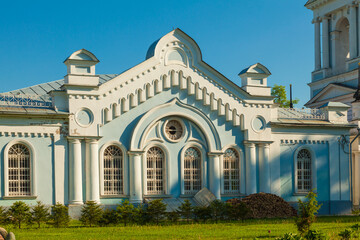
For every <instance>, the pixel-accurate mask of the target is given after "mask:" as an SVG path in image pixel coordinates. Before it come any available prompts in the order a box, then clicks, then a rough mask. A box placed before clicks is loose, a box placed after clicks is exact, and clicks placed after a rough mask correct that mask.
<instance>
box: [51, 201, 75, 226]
mask: <svg viewBox="0 0 360 240" xmlns="http://www.w3.org/2000/svg"><path fill="white" fill-rule="evenodd" d="M51 212H52V215H51V216H50V219H51V220H52V222H53V224H54V226H55V227H57V228H58V227H67V226H68V225H69V222H70V216H69V209H68V207H67V206H65V205H63V204H61V203H57V204H56V205H54V206H52V207H51Z"/></svg>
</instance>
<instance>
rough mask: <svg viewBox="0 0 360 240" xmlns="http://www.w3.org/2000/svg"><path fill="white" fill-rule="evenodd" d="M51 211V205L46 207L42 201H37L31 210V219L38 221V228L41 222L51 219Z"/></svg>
mask: <svg viewBox="0 0 360 240" xmlns="http://www.w3.org/2000/svg"><path fill="white" fill-rule="evenodd" d="M49 211H50V208H49V207H46V206H45V205H44V204H43V203H42V202H41V201H37V204H36V205H35V206H34V207H33V208H32V210H31V221H32V222H35V223H37V225H38V228H40V225H41V223H44V222H47V221H48V220H49V216H50V214H49Z"/></svg>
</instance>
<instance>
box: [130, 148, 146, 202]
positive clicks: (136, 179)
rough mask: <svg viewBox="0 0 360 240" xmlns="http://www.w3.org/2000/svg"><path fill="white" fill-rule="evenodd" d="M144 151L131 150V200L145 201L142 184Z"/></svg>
mask: <svg viewBox="0 0 360 240" xmlns="http://www.w3.org/2000/svg"><path fill="white" fill-rule="evenodd" d="M142 154H143V152H129V157H130V201H131V202H132V203H141V202H142V201H143V186H142V164H141V159H142Z"/></svg>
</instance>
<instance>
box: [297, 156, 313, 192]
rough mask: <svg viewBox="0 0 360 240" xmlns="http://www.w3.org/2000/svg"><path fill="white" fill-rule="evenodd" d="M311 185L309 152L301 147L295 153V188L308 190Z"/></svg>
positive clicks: (303, 190)
mask: <svg viewBox="0 0 360 240" xmlns="http://www.w3.org/2000/svg"><path fill="white" fill-rule="evenodd" d="M311 187H312V172H311V154H310V152H309V151H308V150H306V149H302V150H300V151H299V152H298V154H297V190H298V192H309V191H311Z"/></svg>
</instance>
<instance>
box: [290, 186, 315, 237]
mask: <svg viewBox="0 0 360 240" xmlns="http://www.w3.org/2000/svg"><path fill="white" fill-rule="evenodd" d="M316 197H317V195H316V193H314V192H313V191H310V192H309V193H308V194H307V195H306V199H307V201H305V202H303V201H301V199H299V201H298V207H299V209H298V216H297V217H296V219H295V224H296V227H297V229H298V231H299V233H300V234H301V235H302V236H303V235H304V234H305V233H307V232H308V231H309V230H310V227H311V224H312V223H313V222H315V220H316V214H317V212H318V210H319V209H320V207H321V205H319V204H318V202H317V200H316Z"/></svg>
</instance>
